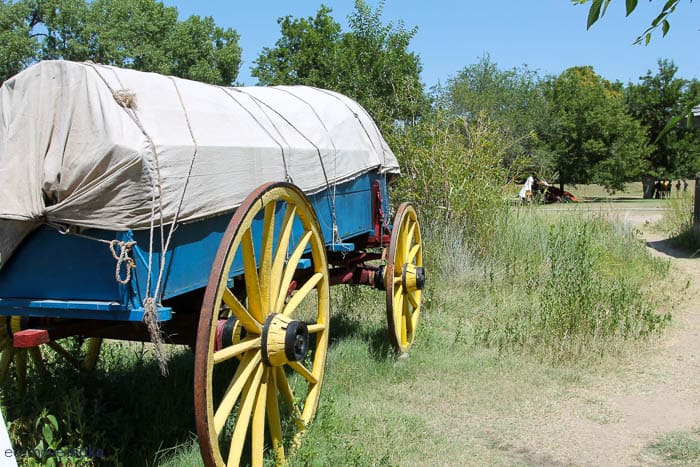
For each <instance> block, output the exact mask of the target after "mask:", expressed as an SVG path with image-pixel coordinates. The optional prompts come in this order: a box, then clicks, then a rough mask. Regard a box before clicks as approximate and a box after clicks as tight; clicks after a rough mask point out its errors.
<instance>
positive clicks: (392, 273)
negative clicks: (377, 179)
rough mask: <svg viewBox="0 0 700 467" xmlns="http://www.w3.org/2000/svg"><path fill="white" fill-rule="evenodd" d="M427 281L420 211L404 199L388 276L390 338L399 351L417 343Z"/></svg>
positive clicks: (396, 222)
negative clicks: (422, 300)
mask: <svg viewBox="0 0 700 467" xmlns="http://www.w3.org/2000/svg"><path fill="white" fill-rule="evenodd" d="M424 285H425V269H424V268H423V240H422V237H421V233H420V224H419V223H418V213H417V212H416V208H415V207H414V206H413V204H411V203H402V204H401V205H400V206H399V209H398V210H397V212H396V217H395V218H394V225H393V227H392V232H391V241H390V243H389V253H388V254H387V264H386V269H385V277H384V287H385V288H386V316H387V324H388V328H389V340H390V341H391V345H392V347H393V348H394V351H395V352H396V353H406V352H408V350H409V349H410V348H411V346H412V345H413V340H414V339H415V337H416V329H417V328H418V318H419V317H420V311H421V299H422V295H423V287H424Z"/></svg>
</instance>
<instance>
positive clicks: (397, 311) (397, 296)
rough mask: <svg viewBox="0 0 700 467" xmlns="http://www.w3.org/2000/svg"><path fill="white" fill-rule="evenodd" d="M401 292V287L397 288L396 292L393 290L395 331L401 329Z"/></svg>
mask: <svg viewBox="0 0 700 467" xmlns="http://www.w3.org/2000/svg"><path fill="white" fill-rule="evenodd" d="M402 292H403V291H402V290H401V287H397V288H396V290H394V326H396V329H397V330H398V329H401V323H400V318H401V313H402V310H403V302H404V300H403V293H402Z"/></svg>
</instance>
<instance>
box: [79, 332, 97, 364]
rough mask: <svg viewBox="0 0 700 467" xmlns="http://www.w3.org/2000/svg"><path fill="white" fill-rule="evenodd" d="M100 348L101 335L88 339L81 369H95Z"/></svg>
mask: <svg viewBox="0 0 700 467" xmlns="http://www.w3.org/2000/svg"><path fill="white" fill-rule="evenodd" d="M101 348H102V338H101V337H93V338H91V339H89V340H88V346H87V351H86V352H85V358H83V363H82V365H81V369H83V370H86V371H92V370H94V369H95V366H96V365H97V359H98V358H99V357H100V349H101Z"/></svg>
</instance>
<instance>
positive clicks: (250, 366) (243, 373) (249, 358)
mask: <svg viewBox="0 0 700 467" xmlns="http://www.w3.org/2000/svg"><path fill="white" fill-rule="evenodd" d="M260 362H261V357H260V353H259V352H255V353H252V354H249V355H246V356H244V357H243V360H242V361H241V362H240V363H239V364H238V369H237V370H236V374H235V375H234V376H233V379H232V380H231V384H230V385H229V387H228V388H227V389H226V392H225V393H224V397H223V398H222V399H221V403H220V404H219V407H218V408H217V409H216V413H215V414H214V429H215V431H216V433H217V434H220V433H221V430H222V429H223V427H224V425H225V424H226V420H227V419H228V416H229V415H231V411H232V410H233V406H234V405H236V401H237V400H238V396H239V395H240V394H241V391H242V390H243V387H244V386H245V384H246V383H247V382H248V381H249V379H250V375H252V374H253V371H254V370H255V369H256V368H258V367H259V366H260Z"/></svg>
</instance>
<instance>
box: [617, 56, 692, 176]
mask: <svg viewBox="0 0 700 467" xmlns="http://www.w3.org/2000/svg"><path fill="white" fill-rule="evenodd" d="M677 71H678V67H676V66H675V65H674V63H673V62H672V61H670V60H659V62H658V70H657V72H656V73H655V74H652V72H651V70H649V71H647V73H646V75H644V76H641V77H640V78H639V79H640V81H639V83H638V84H633V83H630V84H628V85H627V89H626V100H627V106H628V108H629V111H630V113H631V114H632V115H633V116H634V117H635V118H636V119H637V120H639V122H641V123H642V124H643V125H644V126H645V127H647V128H648V136H649V144H650V145H651V147H652V152H651V154H650V155H649V168H650V170H651V175H654V176H656V177H674V178H675V177H693V176H695V174H696V173H697V172H698V170H700V165H699V163H700V161H699V160H698V157H700V129H698V128H683V127H679V126H674V127H672V128H669V129H668V130H667V131H664V129H665V127H666V125H667V123H668V121H669V120H670V119H671V118H672V117H673V116H675V115H679V114H681V113H683V112H685V111H687V109H688V107H689V106H691V105H692V104H693V103H695V102H698V101H700V83H698V82H697V81H696V80H693V81H688V80H685V79H681V78H678V77H676V72H677Z"/></svg>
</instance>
